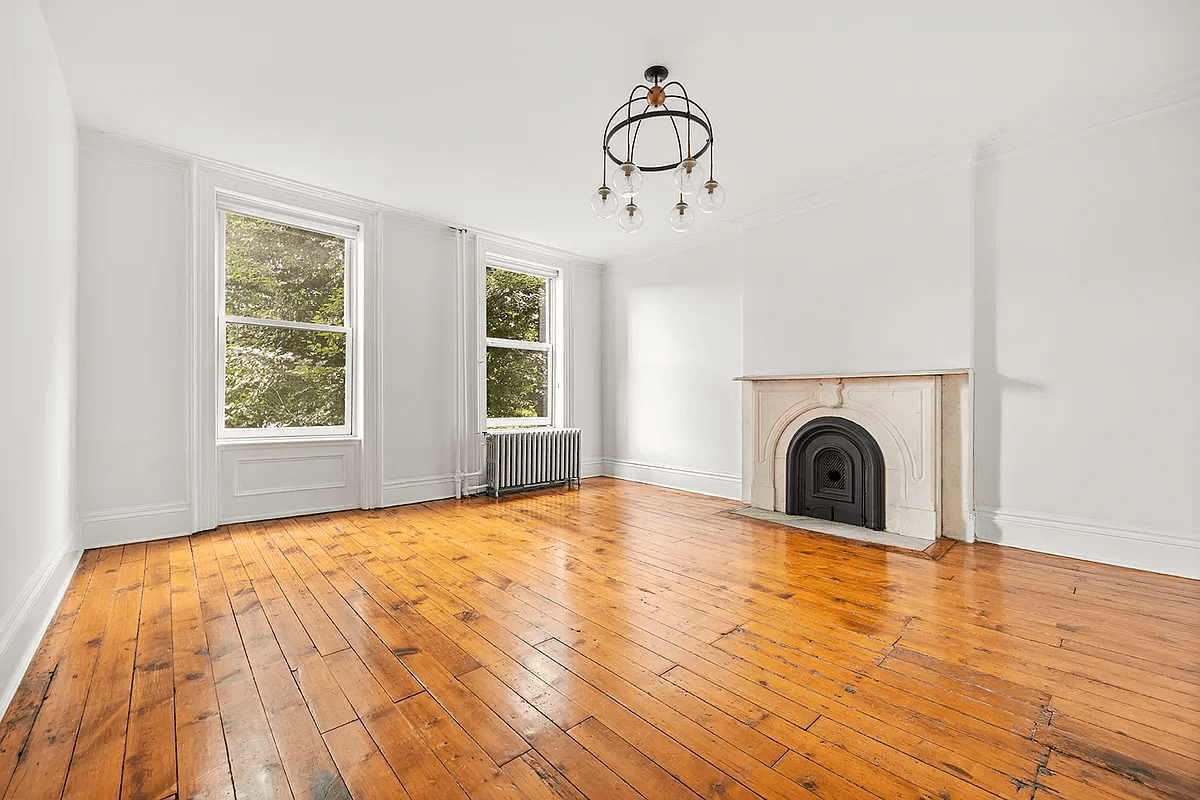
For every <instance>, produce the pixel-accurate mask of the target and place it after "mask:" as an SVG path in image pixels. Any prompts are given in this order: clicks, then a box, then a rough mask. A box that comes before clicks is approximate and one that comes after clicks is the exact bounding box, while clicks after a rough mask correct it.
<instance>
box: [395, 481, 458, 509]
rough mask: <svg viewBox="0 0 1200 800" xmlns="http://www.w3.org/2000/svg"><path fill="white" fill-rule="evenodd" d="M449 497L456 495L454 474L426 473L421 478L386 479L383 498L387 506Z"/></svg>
mask: <svg viewBox="0 0 1200 800" xmlns="http://www.w3.org/2000/svg"><path fill="white" fill-rule="evenodd" d="M447 497H454V476H453V475H426V476H424V477H420V478H401V479H400V480H394V481H384V482H383V494H382V496H381V499H382V504H383V506H384V507H386V506H405V505H409V504H410V503H424V502H426V501H429V500H444V499H446V498H447Z"/></svg>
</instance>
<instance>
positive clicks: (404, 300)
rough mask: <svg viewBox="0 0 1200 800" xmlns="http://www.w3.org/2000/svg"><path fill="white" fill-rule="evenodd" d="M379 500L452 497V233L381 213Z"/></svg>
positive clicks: (391, 503) (453, 341)
mask: <svg viewBox="0 0 1200 800" xmlns="http://www.w3.org/2000/svg"><path fill="white" fill-rule="evenodd" d="M380 250H381V263H380V282H381V285H382V287H383V306H384V309H385V312H384V323H383V330H382V336H383V394H384V403H383V424H382V427H383V441H384V447H383V502H384V504H385V505H395V504H397V503H404V502H413V501H416V500H426V499H429V498H430V497H453V496H454V468H455V460H454V449H455V438H454V434H455V423H454V415H455V389H454V385H455V384H454V369H455V356H454V349H455V335H456V334H455V327H454V325H455V312H454V308H455V303H456V302H457V300H456V296H455V282H454V269H455V237H454V232H453V231H452V230H450V229H449V228H445V227H443V228H440V229H435V228H431V227H427V226H414V225H413V223H412V222H410V221H408V220H406V219H405V218H404V217H400V216H398V215H395V214H384V215H383V230H382V242H381V248H380Z"/></svg>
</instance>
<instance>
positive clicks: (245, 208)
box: [217, 198, 359, 438]
mask: <svg viewBox="0 0 1200 800" xmlns="http://www.w3.org/2000/svg"><path fill="white" fill-rule="evenodd" d="M217 211H218V225H219V231H218V254H219V258H218V260H219V263H220V266H221V273H220V274H221V281H220V296H219V298H218V311H219V315H220V318H219V330H218V335H219V337H220V353H219V358H218V359H217V363H218V369H219V370H220V375H219V381H218V386H219V387H220V388H219V391H220V392H221V398H220V402H219V403H218V408H219V411H218V416H219V420H218V423H219V424H218V433H219V435H220V436H221V437H224V438H246V437H264V436H267V437H269V436H313V435H318V436H329V435H349V434H352V433H353V432H354V426H353V405H352V403H351V394H352V388H353V386H354V380H353V377H354V374H353V369H352V367H353V363H354V352H353V348H354V335H353V334H354V330H353V327H352V321H353V319H354V315H353V311H354V309H353V308H352V307H351V298H352V297H353V292H352V291H351V288H352V276H353V275H354V265H355V262H356V260H357V253H358V248H357V239H358V236H359V229H358V227H357V226H355V225H353V224H351V223H343V222H341V221H338V220H332V219H325V218H323V217H319V216H317V215H313V216H311V217H309V216H307V215H305V214H304V213H303V212H297V211H295V210H293V209H286V208H274V207H271V206H269V205H266V204H260V203H258V202H257V201H249V200H239V199H237V198H225V199H222V200H220V201H219V202H218V208H217Z"/></svg>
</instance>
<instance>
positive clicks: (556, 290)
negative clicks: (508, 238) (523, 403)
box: [479, 252, 563, 430]
mask: <svg viewBox="0 0 1200 800" xmlns="http://www.w3.org/2000/svg"><path fill="white" fill-rule="evenodd" d="M481 267H482V269H481V271H480V287H481V288H482V289H484V291H483V296H482V297H481V298H480V309H479V310H480V313H481V315H482V317H483V318H482V320H481V325H480V328H481V330H482V331H483V333H484V335H483V364H482V367H483V368H482V370H481V373H482V376H483V392H482V395H483V417H484V426H485V428H486V429H487V430H493V429H498V428H552V427H555V425H556V417H557V416H558V415H557V413H556V409H557V407H558V406H557V403H558V392H559V388H558V386H557V384H558V383H559V381H560V380H561V377H560V375H559V369H560V367H561V364H560V359H561V353H560V351H561V345H560V343H559V342H558V341H557V340H558V339H559V316H560V314H561V313H562V310H561V305H562V302H563V298H562V297H561V296H560V295H561V292H562V286H561V281H562V270H560V269H555V268H554V267H547V266H545V265H542V264H536V263H534V262H532V261H525V260H523V259H518V258H512V257H510V256H504V255H500V254H497V253H490V252H489V253H487V254H486V256H485V257H484V258H483V259H482V262H481ZM488 269H502V270H507V271H508V272H516V273H519V274H522V275H531V276H533V277H535V278H542V279H543V280H545V281H546V339H547V341H545V342H529V341H525V340H522V339H502V338H498V337H494V336H488V335H487V292H486V286H487V271H488ZM489 347H505V348H510V349H514V350H534V351H541V352H544V353H546V411H547V412H548V413H547V414H546V415H545V416H540V417H489V416H488V415H487V390H488V387H487V349H488V348H489Z"/></svg>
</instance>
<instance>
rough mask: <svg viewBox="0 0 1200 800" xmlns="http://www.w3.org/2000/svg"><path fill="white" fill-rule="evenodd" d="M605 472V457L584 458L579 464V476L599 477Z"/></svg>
mask: <svg viewBox="0 0 1200 800" xmlns="http://www.w3.org/2000/svg"><path fill="white" fill-rule="evenodd" d="M603 474H604V459H603V458H588V459H584V460H583V461H581V462H580V464H579V477H581V478H599V477H600V476H601V475H603Z"/></svg>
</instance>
